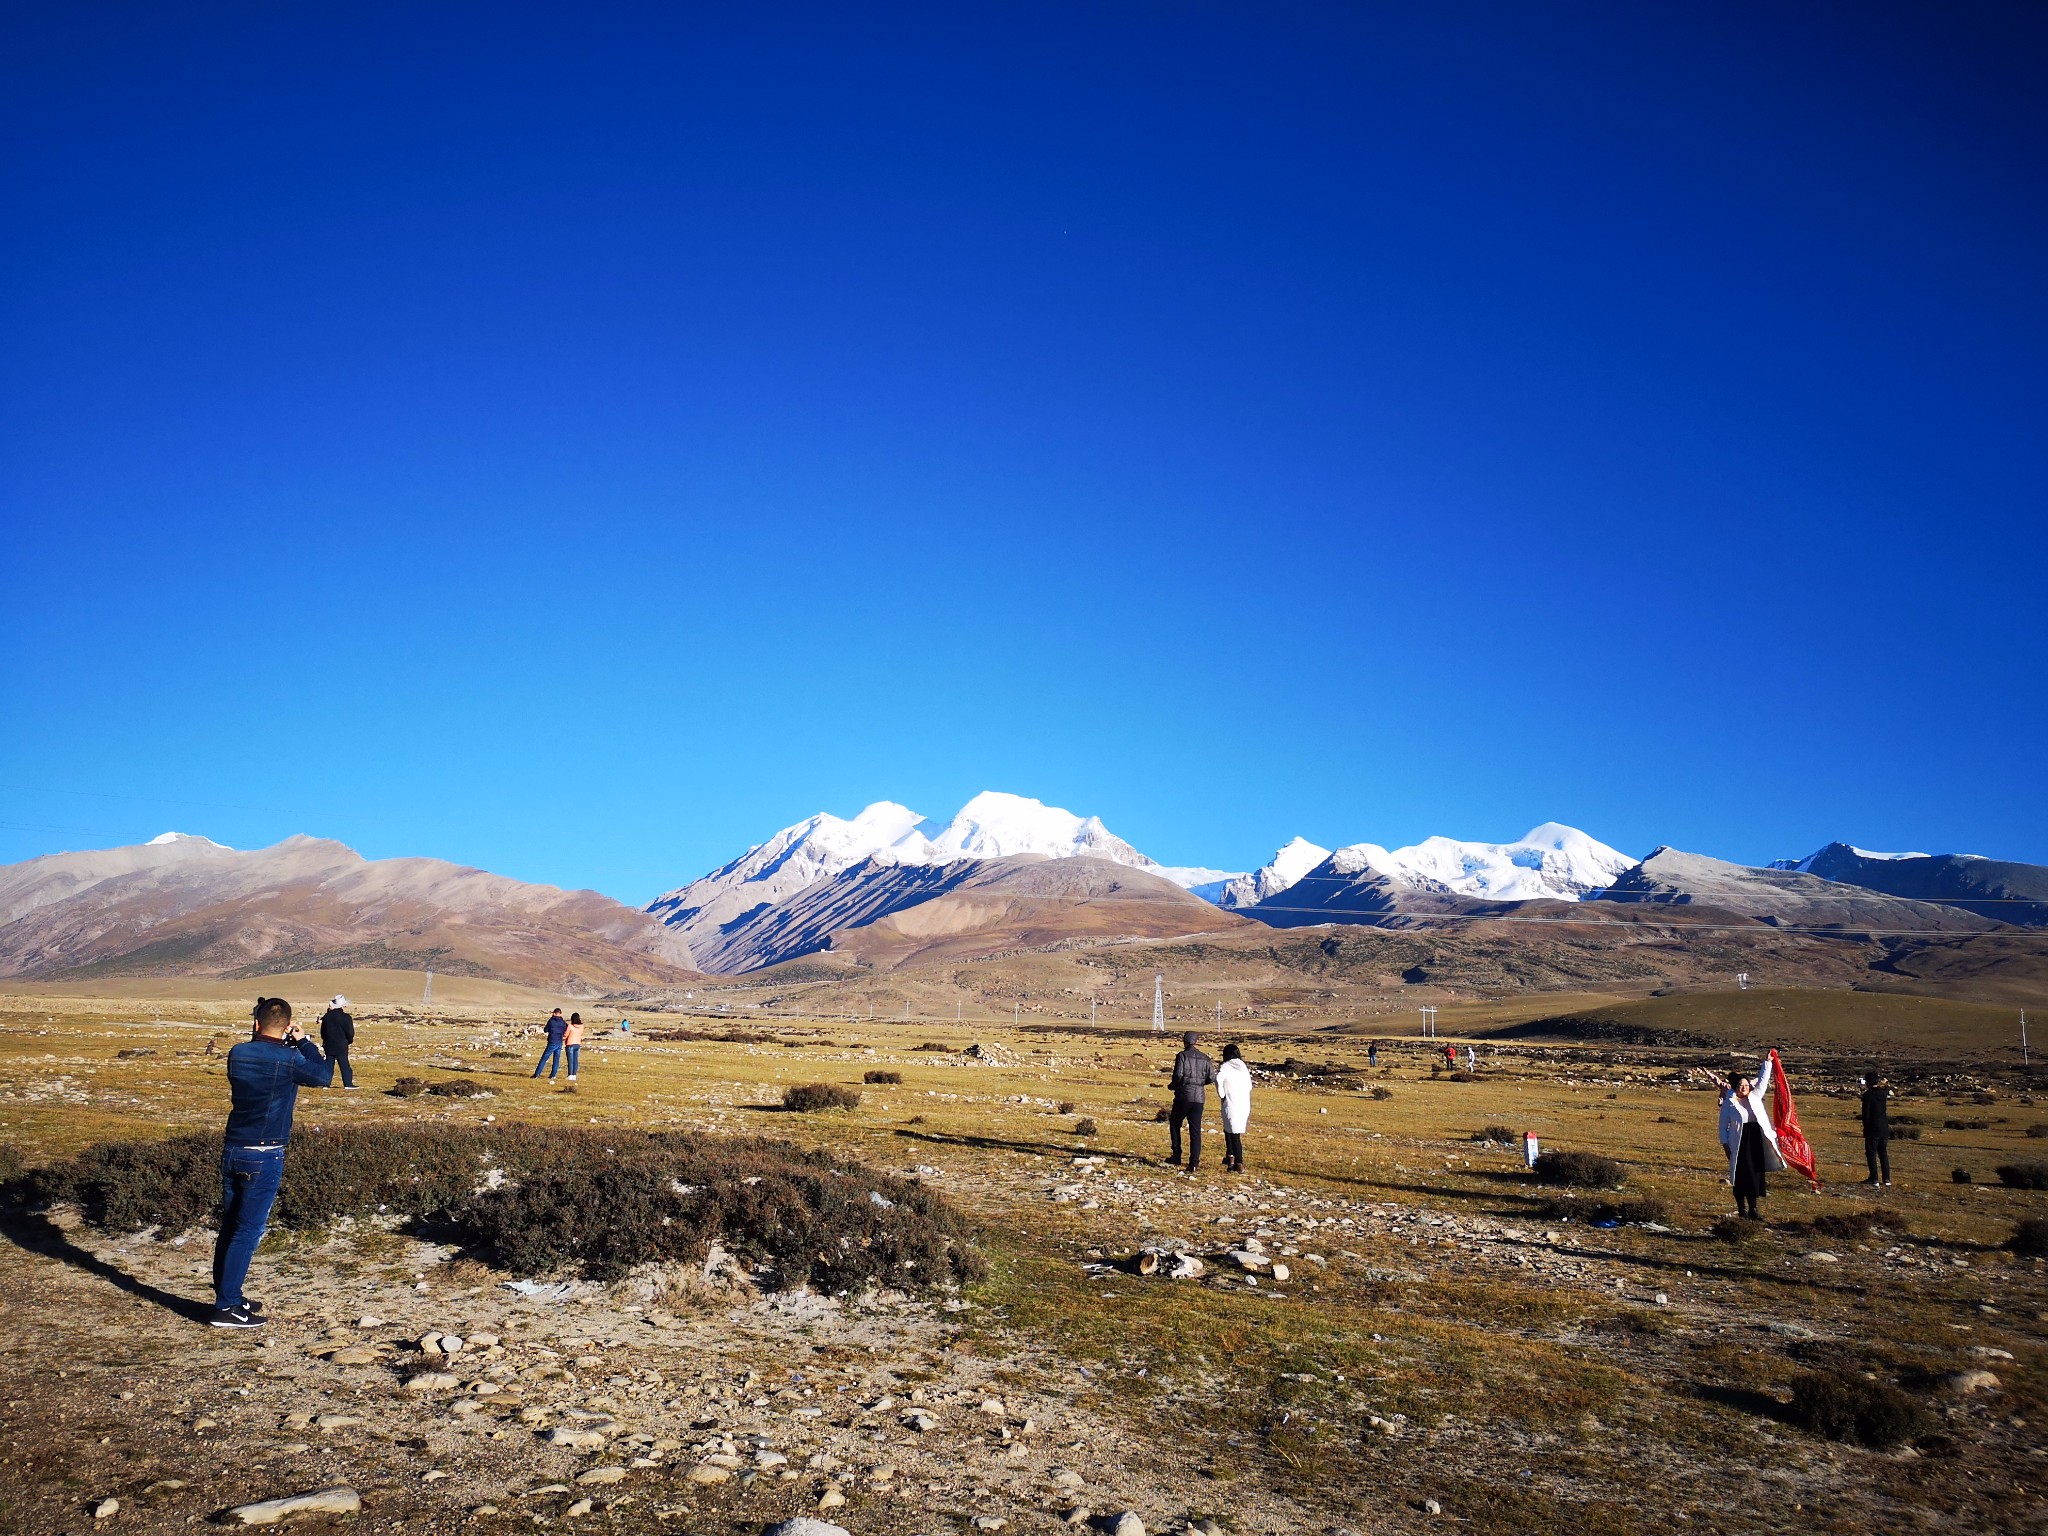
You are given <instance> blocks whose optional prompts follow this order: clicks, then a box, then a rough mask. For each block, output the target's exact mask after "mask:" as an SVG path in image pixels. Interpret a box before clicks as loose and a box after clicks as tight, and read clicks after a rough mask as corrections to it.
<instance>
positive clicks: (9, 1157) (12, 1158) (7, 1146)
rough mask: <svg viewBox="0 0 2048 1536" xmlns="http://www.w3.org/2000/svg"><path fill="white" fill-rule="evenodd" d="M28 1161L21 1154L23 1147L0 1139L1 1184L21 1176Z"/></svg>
mask: <svg viewBox="0 0 2048 1536" xmlns="http://www.w3.org/2000/svg"><path fill="white" fill-rule="evenodd" d="M27 1166H28V1161H27V1159H25V1158H24V1157H23V1156H22V1155H21V1148H19V1147H17V1146H16V1145H15V1144H14V1143H13V1142H11V1141H0V1184H4V1183H8V1182H10V1181H12V1180H14V1179H18V1178H20V1177H21V1172H22V1170H23V1169H24V1168H26V1167H27Z"/></svg>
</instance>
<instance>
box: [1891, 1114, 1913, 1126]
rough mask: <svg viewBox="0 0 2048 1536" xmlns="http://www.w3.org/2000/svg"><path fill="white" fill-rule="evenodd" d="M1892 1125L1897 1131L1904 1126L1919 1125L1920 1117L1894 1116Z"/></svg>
mask: <svg viewBox="0 0 2048 1536" xmlns="http://www.w3.org/2000/svg"><path fill="white" fill-rule="evenodd" d="M1890 1123H1891V1125H1892V1127H1893V1129H1897V1128H1898V1127H1899V1126H1902V1125H1918V1124H1919V1123H1920V1117H1919V1116H1918V1115H1893V1116H1892V1117H1891V1122H1890Z"/></svg>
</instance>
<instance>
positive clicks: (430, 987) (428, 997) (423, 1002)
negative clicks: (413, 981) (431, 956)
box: [420, 965, 434, 1008]
mask: <svg viewBox="0 0 2048 1536" xmlns="http://www.w3.org/2000/svg"><path fill="white" fill-rule="evenodd" d="M433 1001H434V968H433V967H432V966H431V965H430V966H428V967H427V990H426V991H425V992H424V993H422V994H421V996H420V1006H421V1007H422V1008H425V1007H428V1006H430V1005H431V1004H432V1003H433Z"/></svg>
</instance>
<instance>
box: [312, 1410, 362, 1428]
mask: <svg viewBox="0 0 2048 1536" xmlns="http://www.w3.org/2000/svg"><path fill="white" fill-rule="evenodd" d="M362 1422H363V1421H362V1420H361V1419H360V1418H358V1417H357V1416H356V1415H354V1414H352V1413H323V1414H319V1415H317V1416H316V1417H315V1418H314V1420H313V1427H314V1428H315V1429H320V1430H335V1429H354V1428H356V1427H357V1426H358V1425H360V1424H361V1423H362Z"/></svg>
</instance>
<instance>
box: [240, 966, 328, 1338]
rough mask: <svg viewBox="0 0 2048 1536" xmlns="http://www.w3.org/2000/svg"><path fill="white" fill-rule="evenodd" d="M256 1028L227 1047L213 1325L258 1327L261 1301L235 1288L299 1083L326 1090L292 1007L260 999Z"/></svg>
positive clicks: (277, 1175) (278, 1173)
mask: <svg viewBox="0 0 2048 1536" xmlns="http://www.w3.org/2000/svg"><path fill="white" fill-rule="evenodd" d="M250 1015H251V1017H252V1018H253V1019H254V1020H255V1030H254V1032H253V1033H252V1034H251V1035H250V1037H249V1038H248V1039H247V1040H244V1041H243V1042H242V1043H241V1044H240V1045H238V1046H236V1047H235V1048H234V1049H233V1050H231V1051H229V1052H228V1097H229V1103H230V1108H229V1110H228V1124H227V1131H226V1134H225V1135H224V1136H223V1138H222V1141H223V1145H222V1149H221V1165H220V1235H219V1236H218V1237H217V1238H215V1239H214V1244H213V1326H214V1327H216V1328H261V1327H262V1326H263V1324H264V1321H265V1319H264V1316H263V1304H262V1303H261V1302H255V1301H251V1300H249V1298H248V1297H246V1296H244V1295H243V1294H242V1282H243V1281H244V1280H245V1279H247V1278H248V1274H249V1261H250V1259H252V1258H254V1257H255V1254H256V1245H257V1244H258V1243H260V1242H262V1241H263V1231H264V1228H266V1227H267V1226H269V1225H270V1207H271V1206H272V1205H273V1204H274V1203H276V1200H277V1188H278V1185H279V1184H281V1183H283V1182H284V1149H285V1146H286V1144H287V1143H288V1142H290V1141H291V1139H292V1110H293V1109H294V1108H295V1107H296V1106H297V1104H298V1100H299V1089H300V1088H301V1087H306V1088H325V1087H326V1086H327V1085H328V1084H329V1083H331V1082H333V1081H334V1068H333V1067H331V1066H330V1065H328V1062H327V1059H326V1058H325V1057H324V1056H322V1055H321V1054H320V1047H319V1046H317V1045H315V1044H314V1043H313V1042H312V1041H311V1040H308V1039H307V1038H306V1037H305V1035H304V1034H303V1033H302V1032H301V1031H300V1029H299V1027H298V1025H296V1024H294V1023H293V1022H292V1005H291V1004H290V1003H288V1002H286V1001H285V1000H284V999H283V998H281V997H259V998H257V999H256V1006H255V1007H254V1008H253V1009H251V1010H250Z"/></svg>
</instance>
